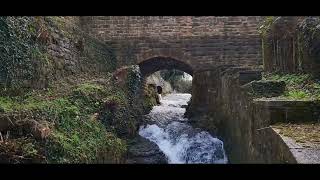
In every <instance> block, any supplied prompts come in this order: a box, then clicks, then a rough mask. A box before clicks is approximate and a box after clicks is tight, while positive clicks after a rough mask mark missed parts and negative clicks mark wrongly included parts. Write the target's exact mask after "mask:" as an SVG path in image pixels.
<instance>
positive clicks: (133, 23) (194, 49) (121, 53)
mask: <svg viewBox="0 0 320 180" xmlns="http://www.w3.org/2000/svg"><path fill="white" fill-rule="evenodd" d="M260 20H261V17H254V16H252V17H248V16H235V17H223V16H221V17H217V16H94V17H92V16H89V17H81V18H80V21H81V24H82V27H83V29H84V30H85V31H87V32H88V33H89V34H90V35H92V36H94V37H96V38H98V39H100V40H103V41H105V42H107V43H108V44H110V45H111V46H112V47H113V48H114V49H115V50H116V56H117V59H118V62H119V64H122V65H127V64H137V63H141V62H143V61H145V60H148V59H151V58H155V57H170V58H172V59H174V60H177V61H182V62H184V63H186V64H187V65H189V66H191V67H192V69H193V70H199V69H210V68H211V67H216V66H219V65H224V64H234V65H259V64H260V63H261V40H260V37H259V35H258V31H257V28H258V23H259V22H260Z"/></svg>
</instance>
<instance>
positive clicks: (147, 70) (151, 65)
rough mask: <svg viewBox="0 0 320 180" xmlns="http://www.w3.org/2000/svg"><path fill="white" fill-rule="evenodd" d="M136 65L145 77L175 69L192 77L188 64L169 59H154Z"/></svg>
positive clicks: (191, 70)
mask: <svg viewBox="0 0 320 180" xmlns="http://www.w3.org/2000/svg"><path fill="white" fill-rule="evenodd" d="M138 65H139V67H140V71H141V73H142V75H143V76H145V77H146V76H148V75H150V74H153V73H155V72H157V71H160V70H172V69H177V70H180V71H183V72H186V73H188V74H190V75H191V76H192V75H193V69H192V67H191V66H190V65H189V64H187V63H185V62H183V61H179V60H176V59H173V58H170V57H169V58H168V57H154V58H150V59H148V60H145V61H142V62H140V63H139V64H138Z"/></svg>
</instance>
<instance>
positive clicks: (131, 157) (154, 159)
mask: <svg viewBox="0 0 320 180" xmlns="http://www.w3.org/2000/svg"><path fill="white" fill-rule="evenodd" d="M127 163H129V164H167V163H168V161H167V158H166V156H165V154H164V153H163V152H162V151H161V150H160V149H159V147H158V146H157V145H156V144H155V143H153V142H151V141H149V140H148V139H145V138H143V137H141V136H137V137H136V138H134V139H133V140H132V141H130V143H129V149H128V160H127Z"/></svg>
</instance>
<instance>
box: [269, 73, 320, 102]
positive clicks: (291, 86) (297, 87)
mask: <svg viewBox="0 0 320 180" xmlns="http://www.w3.org/2000/svg"><path fill="white" fill-rule="evenodd" d="M263 78H264V80H272V81H284V82H285V83H286V91H285V93H284V95H283V96H282V97H285V98H290V99H297V100H299V99H316V100H319V99H320V82H319V80H317V79H315V78H314V77H313V76H311V75H310V74H301V73H300V74H274V73H271V74H264V77H263Z"/></svg>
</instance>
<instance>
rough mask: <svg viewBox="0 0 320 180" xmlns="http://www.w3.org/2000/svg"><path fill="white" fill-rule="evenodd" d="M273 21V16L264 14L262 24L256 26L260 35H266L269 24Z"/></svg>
mask: <svg viewBox="0 0 320 180" xmlns="http://www.w3.org/2000/svg"><path fill="white" fill-rule="evenodd" d="M274 21H275V17H274V16H266V17H265V19H264V20H263V21H262V24H261V25H260V26H259V28H258V32H259V33H260V35H261V36H262V37H264V36H265V35H266V33H267V32H268V31H269V30H270V27H271V25H272V24H273V22H274Z"/></svg>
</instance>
